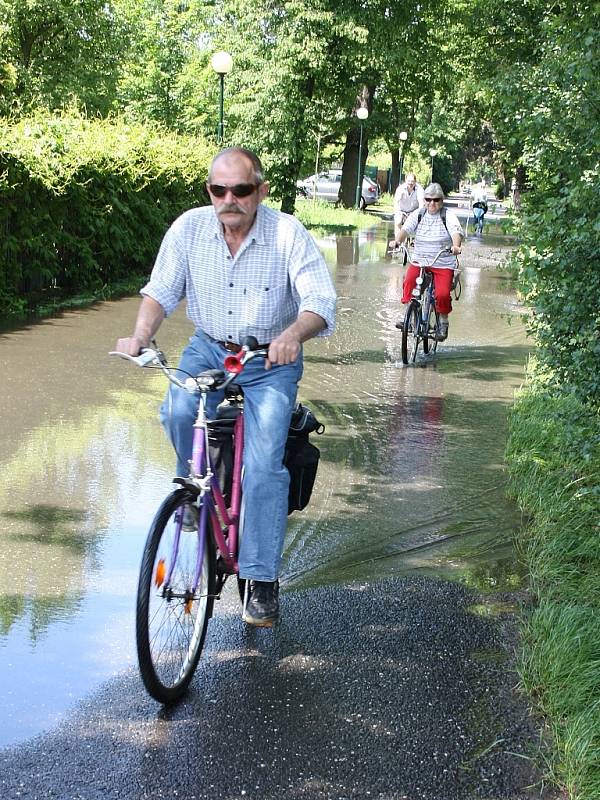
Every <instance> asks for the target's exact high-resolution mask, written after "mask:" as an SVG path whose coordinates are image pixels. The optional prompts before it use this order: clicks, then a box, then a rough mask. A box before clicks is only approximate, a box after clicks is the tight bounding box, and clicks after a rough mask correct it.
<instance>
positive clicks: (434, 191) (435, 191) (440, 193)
mask: <svg viewBox="0 0 600 800" xmlns="http://www.w3.org/2000/svg"><path fill="white" fill-rule="evenodd" d="M425 197H441V198H442V200H443V199H444V197H445V195H444V190H443V189H442V187H441V186H440V184H439V183H430V184H429V186H428V187H427V188H426V189H425Z"/></svg>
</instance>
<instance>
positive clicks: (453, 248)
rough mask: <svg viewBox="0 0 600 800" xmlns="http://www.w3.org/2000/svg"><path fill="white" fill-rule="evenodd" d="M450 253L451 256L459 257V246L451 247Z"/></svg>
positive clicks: (460, 250)
mask: <svg viewBox="0 0 600 800" xmlns="http://www.w3.org/2000/svg"><path fill="white" fill-rule="evenodd" d="M450 252H451V253H452V255H453V256H458V255H460V254H461V252H462V249H461V246H460V245H459V244H453V245H452V247H451V248H450Z"/></svg>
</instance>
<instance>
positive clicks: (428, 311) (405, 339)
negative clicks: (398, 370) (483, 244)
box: [397, 247, 460, 364]
mask: <svg viewBox="0 0 600 800" xmlns="http://www.w3.org/2000/svg"><path fill="white" fill-rule="evenodd" d="M451 252H452V251H451V249H450V248H449V247H444V248H442V249H441V250H440V251H439V253H437V255H436V256H435V258H434V259H433V261H432V262H431V264H427V265H422V264H419V263H418V262H413V263H414V264H415V266H417V267H419V270H420V271H419V276H418V277H417V280H416V286H415V288H414V289H413V290H412V297H411V300H410V302H409V304H408V306H407V308H406V314H405V315H404V319H403V320H402V322H399V323H397V327H399V328H400V329H401V330H402V348H401V349H402V362H403V363H404V364H409V363H411V362H412V363H414V362H415V360H416V358H417V352H418V350H419V345H420V344H421V343H422V344H423V352H424V353H425V355H428V354H429V353H432V354H433V353H435V351H436V350H437V346H438V331H439V321H440V319H439V313H438V310H437V308H436V305H435V284H434V281H433V272H431V267H433V266H434V265H435V262H436V261H437V260H438V258H439V257H440V256H441V255H443V254H444V253H446V254H447V253H451ZM452 289H453V290H454V292H455V297H456V299H457V300H458V298H459V297H460V270H459V268H458V258H457V259H456V268H455V269H454V279H453V281H452Z"/></svg>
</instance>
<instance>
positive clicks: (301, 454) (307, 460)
mask: <svg viewBox="0 0 600 800" xmlns="http://www.w3.org/2000/svg"><path fill="white" fill-rule="evenodd" d="M324 430H325V426H324V425H323V424H322V423H320V422H319V420H318V419H317V418H316V417H315V415H314V414H313V413H312V411H311V410H310V409H308V408H306V406H303V405H302V404H301V403H298V404H297V405H296V408H295V409H294V412H293V414H292V419H291V422H290V429H289V431H288V438H287V442H286V444H285V455H284V457H283V463H284V464H285V466H286V467H287V470H288V472H289V473H290V491H289V494H288V514H291V513H292V511H302V509H304V508H306V506H307V505H308V501H309V500H310V496H311V494H312V490H313V486H314V484H315V478H316V476H317V467H318V466H319V456H320V451H319V448H318V447H315V446H314V444H311V442H309V441H308V436H309V434H310V433H318V434H321V433H323V431H324Z"/></svg>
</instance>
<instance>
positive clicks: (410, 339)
mask: <svg viewBox="0 0 600 800" xmlns="http://www.w3.org/2000/svg"><path fill="white" fill-rule="evenodd" d="M420 322H421V307H420V305H419V303H417V302H416V301H415V300H411V301H410V303H409V304H408V307H407V309H406V314H405V316H404V323H403V325H402V363H404V364H409V363H410V362H411V361H412V362H413V363H414V361H415V359H416V357H417V350H418V349H419V325H420Z"/></svg>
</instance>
